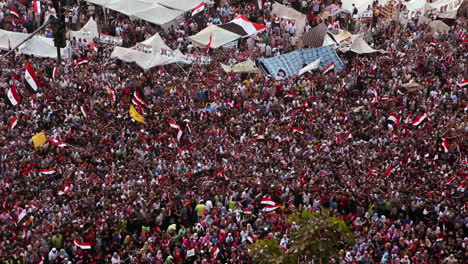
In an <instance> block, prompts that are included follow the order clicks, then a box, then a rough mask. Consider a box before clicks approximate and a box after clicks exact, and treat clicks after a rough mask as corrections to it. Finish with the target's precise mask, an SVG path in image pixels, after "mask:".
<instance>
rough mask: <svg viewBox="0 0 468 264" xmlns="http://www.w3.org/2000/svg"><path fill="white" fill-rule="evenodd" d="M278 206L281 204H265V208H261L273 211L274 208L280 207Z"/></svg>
mask: <svg viewBox="0 0 468 264" xmlns="http://www.w3.org/2000/svg"><path fill="white" fill-rule="evenodd" d="M280 206H281V205H279V204H277V205H267V206H265V208H263V210H264V211H265V212H272V211H274V210H276V209H278V208H280Z"/></svg>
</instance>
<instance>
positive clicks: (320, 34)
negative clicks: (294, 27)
mask: <svg viewBox="0 0 468 264" xmlns="http://www.w3.org/2000/svg"><path fill="white" fill-rule="evenodd" d="M326 35H327V26H326V25H325V23H322V24H320V25H317V26H315V27H314V28H312V29H311V30H310V31H309V32H306V33H304V35H302V38H301V39H302V44H303V45H304V46H308V47H309V48H318V47H321V46H322V44H323V40H324V39H325V36H326Z"/></svg>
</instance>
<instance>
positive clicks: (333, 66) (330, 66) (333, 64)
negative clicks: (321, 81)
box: [322, 62, 335, 74]
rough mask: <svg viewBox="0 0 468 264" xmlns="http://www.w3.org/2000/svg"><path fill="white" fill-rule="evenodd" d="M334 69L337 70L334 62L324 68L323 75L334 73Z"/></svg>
mask: <svg viewBox="0 0 468 264" xmlns="http://www.w3.org/2000/svg"><path fill="white" fill-rule="evenodd" d="M333 69H335V63H334V62H332V63H330V64H328V66H327V67H325V68H323V70H322V74H327V73H329V72H331V71H333Z"/></svg>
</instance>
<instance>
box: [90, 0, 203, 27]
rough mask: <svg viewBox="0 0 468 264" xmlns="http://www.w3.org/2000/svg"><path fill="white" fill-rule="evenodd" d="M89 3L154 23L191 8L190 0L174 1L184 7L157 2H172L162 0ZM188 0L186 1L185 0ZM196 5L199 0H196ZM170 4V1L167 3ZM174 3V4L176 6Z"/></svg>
mask: <svg viewBox="0 0 468 264" xmlns="http://www.w3.org/2000/svg"><path fill="white" fill-rule="evenodd" d="M87 1H88V2H90V3H93V4H96V5H100V6H102V7H105V8H109V9H112V10H115V11H117V12H119V13H122V14H125V15H127V16H133V17H136V18H139V19H142V20H145V21H148V22H150V23H153V24H156V25H159V26H161V25H164V24H167V23H169V22H171V21H173V20H175V19H176V18H178V17H181V16H182V15H183V11H187V10H191V8H188V7H189V6H191V3H190V2H191V1H195V0H183V1H179V0H177V1H174V2H177V5H181V8H182V7H185V9H187V8H188V9H187V10H185V9H177V8H172V7H171V8H168V6H167V5H165V6H163V5H161V4H159V3H162V2H172V1H163V0H87ZM187 1H188V2H187ZM196 2H197V5H198V4H200V0H196ZM169 4H170V3H169ZM177 5H175V6H177Z"/></svg>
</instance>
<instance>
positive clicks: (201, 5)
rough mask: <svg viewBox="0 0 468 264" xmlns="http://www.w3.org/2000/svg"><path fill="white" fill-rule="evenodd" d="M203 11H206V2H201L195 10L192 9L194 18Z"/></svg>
mask: <svg viewBox="0 0 468 264" xmlns="http://www.w3.org/2000/svg"><path fill="white" fill-rule="evenodd" d="M203 10H205V2H201V3H200V4H198V5H197V6H196V7H195V8H194V9H192V16H195V15H196V14H198V13H200V12H202V11H203Z"/></svg>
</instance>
